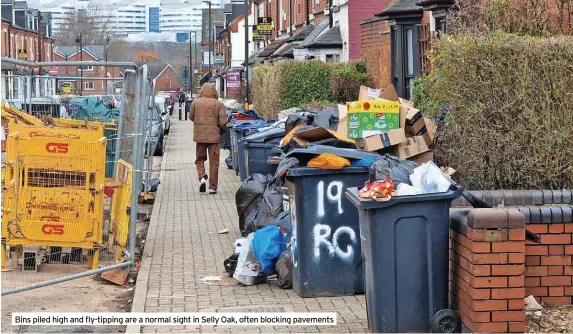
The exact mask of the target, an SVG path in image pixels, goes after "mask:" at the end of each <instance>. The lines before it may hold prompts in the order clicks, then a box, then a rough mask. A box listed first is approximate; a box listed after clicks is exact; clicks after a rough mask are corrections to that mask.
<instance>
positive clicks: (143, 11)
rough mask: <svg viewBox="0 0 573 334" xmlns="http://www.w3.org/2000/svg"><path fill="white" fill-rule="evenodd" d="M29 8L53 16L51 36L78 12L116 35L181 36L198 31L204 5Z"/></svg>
mask: <svg viewBox="0 0 573 334" xmlns="http://www.w3.org/2000/svg"><path fill="white" fill-rule="evenodd" d="M224 1H225V0H213V1H212V8H213V9H215V8H223V6H224ZM29 6H30V7H33V8H38V9H40V10H41V11H42V12H50V13H51V14H52V26H53V33H54V34H57V33H58V32H60V30H61V27H62V25H63V24H64V22H65V19H66V16H67V15H69V14H70V13H74V12H77V13H78V14H80V15H81V14H84V15H97V16H100V17H104V18H103V19H105V20H108V22H107V23H108V24H109V25H110V27H111V28H112V29H111V30H112V31H113V32H114V33H116V34H118V35H128V34H129V35H130V36H131V35H133V34H137V33H173V34H177V35H178V36H177V39H178V40H180V39H181V38H180V36H179V35H181V36H184V34H188V32H189V31H192V30H197V31H200V30H201V11H202V9H203V8H207V4H206V3H203V2H199V1H198V2H197V3H194V2H193V1H181V0H53V1H45V0H29Z"/></svg>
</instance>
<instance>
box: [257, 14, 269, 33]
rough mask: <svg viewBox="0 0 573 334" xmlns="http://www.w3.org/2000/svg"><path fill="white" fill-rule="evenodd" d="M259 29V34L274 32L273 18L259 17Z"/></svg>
mask: <svg viewBox="0 0 573 334" xmlns="http://www.w3.org/2000/svg"><path fill="white" fill-rule="evenodd" d="M257 31H258V33H259V35H262V36H270V35H271V34H272V33H273V18H272V17H259V22H258V24H257Z"/></svg>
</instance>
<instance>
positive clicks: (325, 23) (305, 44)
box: [296, 20, 329, 49]
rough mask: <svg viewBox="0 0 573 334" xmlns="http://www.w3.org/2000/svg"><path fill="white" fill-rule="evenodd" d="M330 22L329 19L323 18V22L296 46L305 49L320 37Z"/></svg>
mask: <svg viewBox="0 0 573 334" xmlns="http://www.w3.org/2000/svg"><path fill="white" fill-rule="evenodd" d="M328 24H329V22H328V20H322V22H320V24H318V25H317V26H316V27H315V28H314V29H313V30H312V32H310V34H308V36H307V37H306V38H305V39H304V40H303V41H302V43H301V44H300V45H298V46H297V47H296V48H297V49H303V48H306V47H308V45H309V44H311V43H312V42H313V41H314V40H315V39H316V38H317V37H318V35H320V34H321V33H322V32H323V31H324V30H325V29H326V28H328Z"/></svg>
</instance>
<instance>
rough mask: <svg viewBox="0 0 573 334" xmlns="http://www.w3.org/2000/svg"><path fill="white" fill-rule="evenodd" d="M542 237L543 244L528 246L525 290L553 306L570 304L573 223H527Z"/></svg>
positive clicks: (571, 291)
mask: <svg viewBox="0 0 573 334" xmlns="http://www.w3.org/2000/svg"><path fill="white" fill-rule="evenodd" d="M527 229H528V230H530V231H532V232H534V233H538V234H540V236H541V244H533V243H529V242H528V243H527V245H526V248H525V264H526V269H525V293H526V295H533V296H535V297H536V299H537V300H538V301H541V302H544V303H547V304H551V305H570V304H571V302H572V300H571V298H572V296H573V287H572V286H571V284H572V278H573V267H572V266H571V256H572V255H573V245H572V244H571V241H572V240H571V236H572V234H573V222H567V223H551V224H527Z"/></svg>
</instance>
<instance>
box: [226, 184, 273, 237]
mask: <svg viewBox="0 0 573 334" xmlns="http://www.w3.org/2000/svg"><path fill="white" fill-rule="evenodd" d="M271 178H272V177H267V176H264V175H262V174H258V173H254V174H252V175H251V176H249V177H248V178H247V179H246V180H245V181H243V183H241V186H240V187H239V190H237V193H236V194H235V204H236V206H237V213H238V215H239V230H240V231H241V234H242V235H243V236H245V235H246V234H244V231H245V223H246V218H247V216H248V215H249V214H251V213H252V211H254V210H256V209H258V208H259V204H260V203H261V201H262V200H263V199H262V197H263V193H264V192H265V189H266V187H267V183H268V182H269V181H270V180H271Z"/></svg>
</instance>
